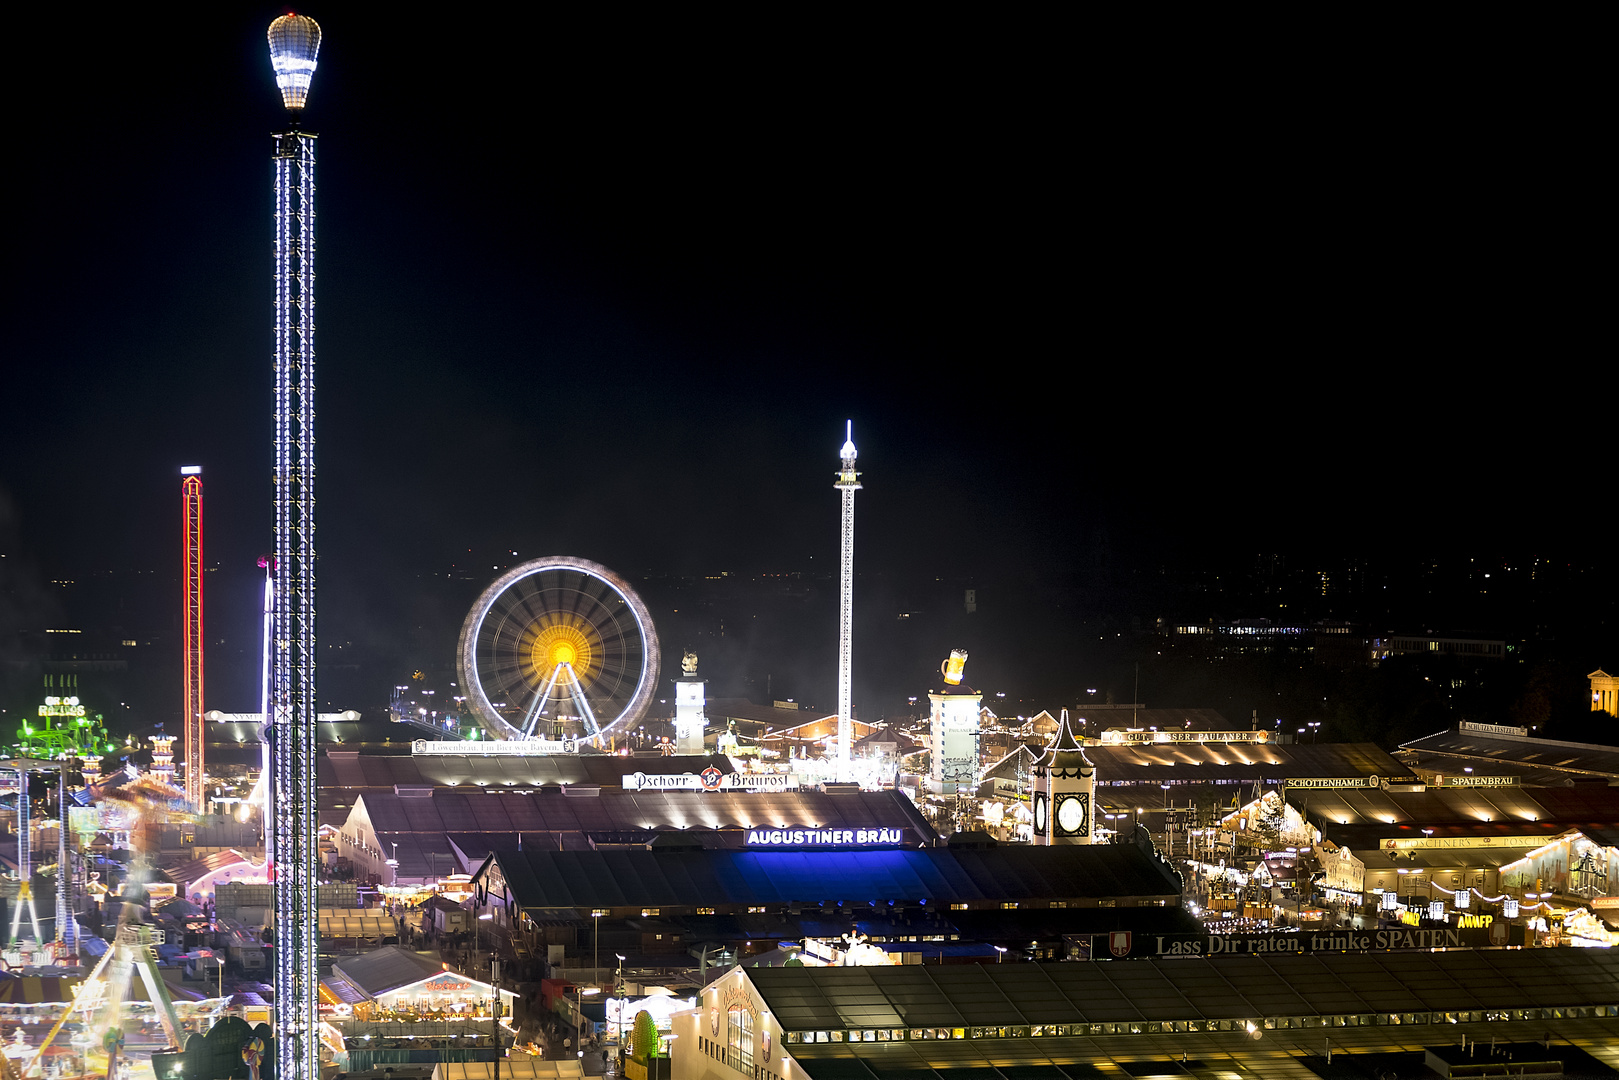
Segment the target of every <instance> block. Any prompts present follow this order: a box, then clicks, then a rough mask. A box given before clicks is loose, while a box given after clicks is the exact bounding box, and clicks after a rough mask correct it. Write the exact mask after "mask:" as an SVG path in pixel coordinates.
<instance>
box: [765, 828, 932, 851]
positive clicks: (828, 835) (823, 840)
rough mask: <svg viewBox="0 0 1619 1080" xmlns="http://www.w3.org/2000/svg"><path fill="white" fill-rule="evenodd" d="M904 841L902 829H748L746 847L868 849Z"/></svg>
mask: <svg viewBox="0 0 1619 1080" xmlns="http://www.w3.org/2000/svg"><path fill="white" fill-rule="evenodd" d="M904 842H905V830H904V829H749V830H748V846H749V847H762V848H797V847H868V846H871V845H873V844H903V843H904Z"/></svg>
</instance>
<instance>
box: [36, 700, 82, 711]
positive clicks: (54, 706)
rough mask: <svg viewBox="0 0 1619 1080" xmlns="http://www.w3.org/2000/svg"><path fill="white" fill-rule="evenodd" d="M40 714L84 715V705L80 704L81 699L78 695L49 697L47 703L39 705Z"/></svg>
mask: <svg viewBox="0 0 1619 1080" xmlns="http://www.w3.org/2000/svg"><path fill="white" fill-rule="evenodd" d="M39 715H41V716H83V715H84V706H83V705H80V704H79V699H78V698H76V697H70V698H61V697H48V698H46V699H45V704H43V705H41V706H40V707H39Z"/></svg>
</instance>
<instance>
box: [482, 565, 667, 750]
mask: <svg viewBox="0 0 1619 1080" xmlns="http://www.w3.org/2000/svg"><path fill="white" fill-rule="evenodd" d="M460 668H461V679H462V683H461V685H462V687H463V688H464V690H465V692H466V696H467V703H468V705H469V706H470V707H471V710H472V713H473V715H474V716H475V717H476V718H477V720H478V723H479V724H480V725H481V726H482V727H483V729H484V730H485V731H486V732H488V733H489V735H490V737H491V738H494V739H500V740H508V739H533V738H537V737H543V736H545V735H547V734H555V735H560V736H563V737H575V738H587V739H588V738H595V737H597V736H600V735H603V734H605V733H607V732H609V731H610V730H612V729H613V728H615V727H619V726H626V727H627V726H630V725H632V724H633V723H634V722H635V721H637V720H639V719H640V717H641V716H642V714H643V713H645V712H646V708H647V706H648V705H649V704H650V703H651V701H652V694H653V692H654V691H655V689H656V687H657V683H658V635H657V631H656V630H655V629H654V628H653V625H652V616H651V615H650V614H648V612H647V609H646V605H645V604H644V603H642V601H641V598H640V597H639V596H637V595H636V593H635V590H634V589H632V588H630V586H629V584H628V583H627V582H625V581H624V580H623V579H622V578H620V577H619V576H618V575H617V574H614V573H613V572H612V571H611V570H609V569H607V568H606V567H605V566H601V565H599V564H597V563H593V562H589V561H587V560H585V559H573V558H567V557H565V556H549V557H546V558H543V559H534V560H531V561H530V562H526V563H523V564H522V565H521V566H516V567H513V568H512V569H510V570H508V571H507V572H506V573H504V574H502V575H501V576H500V577H499V578H497V579H496V580H495V581H494V582H493V583H492V584H490V586H489V587H488V588H487V589H485V590H484V592H483V595H482V596H480V597H478V602H477V603H476V604H474V605H473V607H472V610H471V612H469V613H468V615H467V619H466V622H465V623H464V624H463V625H462V627H461V648H460Z"/></svg>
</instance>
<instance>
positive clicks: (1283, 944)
mask: <svg viewBox="0 0 1619 1080" xmlns="http://www.w3.org/2000/svg"><path fill="white" fill-rule="evenodd" d="M1517 929H1518V932H1519V933H1520V934H1521V933H1522V928H1521V927H1520V928H1517ZM1136 939H1137V944H1136V945H1135V947H1134V948H1132V949H1131V950H1130V951H1131V955H1134V956H1250V955H1255V956H1257V955H1260V954H1270V953H1317V952H1381V951H1385V950H1389V949H1455V948H1462V947H1470V948H1476V947H1478V946H1480V945H1485V944H1488V943H1489V936H1488V931H1483V932H1480V931H1479V930H1477V929H1473V930H1463V929H1462V928H1460V927H1443V928H1434V929H1422V928H1420V927H1409V928H1408V927H1400V928H1398V929H1390V930H1367V931H1356V930H1342V931H1339V930H1324V931H1322V932H1320V933H1312V932H1304V933H1292V932H1289V933H1279V934H1210V935H1208V936H1206V937H1193V936H1190V935H1187V936H1181V935H1165V934H1152V935H1148V934H1137V935H1136ZM1515 943H1519V944H1521V943H1522V938H1521V937H1519V938H1517V941H1516V942H1515ZM1143 946H1145V947H1143ZM1092 955H1096V951H1095V950H1093V952H1092Z"/></svg>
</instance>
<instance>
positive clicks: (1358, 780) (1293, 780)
mask: <svg viewBox="0 0 1619 1080" xmlns="http://www.w3.org/2000/svg"><path fill="white" fill-rule="evenodd" d="M1286 783H1287V786H1288V787H1290V788H1375V787H1377V786H1379V781H1378V779H1377V777H1375V776H1293V777H1289V778H1288V779H1287V781H1286Z"/></svg>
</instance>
